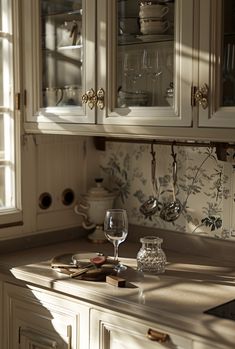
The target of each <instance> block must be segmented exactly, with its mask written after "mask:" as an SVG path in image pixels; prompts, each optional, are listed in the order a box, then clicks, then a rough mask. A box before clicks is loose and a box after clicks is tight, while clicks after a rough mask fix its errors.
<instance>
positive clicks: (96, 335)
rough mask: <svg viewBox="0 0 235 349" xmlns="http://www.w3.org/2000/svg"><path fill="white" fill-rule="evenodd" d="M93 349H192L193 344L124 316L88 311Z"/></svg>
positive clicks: (158, 326)
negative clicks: (89, 313)
mask: <svg viewBox="0 0 235 349" xmlns="http://www.w3.org/2000/svg"><path fill="white" fill-rule="evenodd" d="M90 338H91V343H90V348H92V349H107V348H108V349H129V348H132V349H143V348H148V349H155V348H159V349H160V348H161V349H163V348H165V349H168V348H174V349H192V348H193V342H192V340H191V339H190V338H186V337H185V336H183V335H182V334H180V333H178V332H177V331H175V330H173V329H169V328H167V327H165V326H163V325H160V324H159V325H158V324H155V323H154V324H153V323H151V322H147V321H143V320H142V321H141V320H139V319H137V318H130V317H128V316H125V315H123V314H117V313H116V314H115V313H110V312H105V311H99V310H95V309H92V310H91V337H90Z"/></svg>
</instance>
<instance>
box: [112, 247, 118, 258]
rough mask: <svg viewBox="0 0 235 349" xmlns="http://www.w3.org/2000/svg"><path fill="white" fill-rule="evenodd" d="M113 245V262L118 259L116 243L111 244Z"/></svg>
mask: <svg viewBox="0 0 235 349" xmlns="http://www.w3.org/2000/svg"><path fill="white" fill-rule="evenodd" d="M113 246H114V260H115V262H117V261H118V244H113Z"/></svg>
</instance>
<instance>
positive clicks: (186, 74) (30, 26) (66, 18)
mask: <svg viewBox="0 0 235 349" xmlns="http://www.w3.org/2000/svg"><path fill="white" fill-rule="evenodd" d="M129 4H130V5H131V6H130V5H129ZM122 6H124V7H122ZM162 6H163V5H162ZM166 6H168V5H166ZM167 8H168V7H167ZM169 8H170V10H169V12H168V13H167V14H166V16H165V18H164V21H165V22H164V23H167V27H166V28H168V27H169V28H168V29H167V30H166V28H165V29H164V30H161V31H160V32H157V34H153V35H150V34H148V32H147V34H142V33H141V31H140V29H139V27H138V21H139V11H140V5H139V2H137V1H136V2H134V1H128V2H126V3H125V2H124V1H116V0H99V1H98V2H97V1H95V0H83V1H82V0H74V1H67V2H66V1H59V2H56V3H55V2H52V1H49V0H41V1H40V0H37V1H33V2H29V1H28V0H23V6H22V13H21V14H22V18H23V20H22V25H23V31H22V32H23V40H22V43H23V66H24V71H23V76H24V81H23V85H24V89H25V96H24V104H25V107H24V114H25V121H26V122H25V127H26V130H30V129H31V128H32V129H33V128H34V127H35V125H37V126H38V129H39V128H40V129H41V130H42V131H43V129H47V128H48V130H50V129H51V131H52V130H53V129H54V131H60V132H63V131H64V132H66V131H68V132H70V131H71V128H70V127H69V126H68V127H67V125H71V124H72V125H73V127H72V129H73V130H74V132H75V133H76V132H78V133H79V131H80V133H83V132H84V133H90V134H92V133H93V134H95V133H97V134H99V133H101V132H104V133H105V132H106V130H107V128H106V126H115V125H117V126H120V125H122V126H125V129H126V126H131V125H133V126H136V125H137V126H144V125H146V126H156V125H158V126H191V123H192V108H191V104H190V101H191V85H192V62H193V59H192V53H193V47H192V44H193V26H192V22H193V21H192V19H193V1H192V0H177V1H175V3H174V2H170V3H169ZM128 11H129V12H128ZM133 16H135V17H134V18H133ZM168 16H170V17H168ZM131 17H132V21H133V19H134V20H135V22H136V23H135V27H136V28H135V30H134V33H133V31H131V28H127V29H125V28H124V29H125V30H124V33H123V32H121V25H122V24H123V23H124V24H125V25H127V24H126V23H127V21H128V20H130V18H131ZM170 18H171V20H170ZM73 23H76V25H77V26H78V28H77V29H76V30H78V31H79V33H78V34H77V36H76V38H75V41H74V42H73V43H71V40H72V39H71V38H70V36H72V38H73V34H74V32H73V29H71V26H72V25H73ZM95 23H97V27H95ZM72 28H73V27H72ZM133 58H135V59H136V64H138V66H139V72H136V74H135V77H134V76H133V75H131V74H132V73H131V72H130V70H129V66H128V64H129V63H130V62H131V61H132V60H133ZM133 64H135V63H133V62H131V65H133ZM136 69H137V68H136V67H135V68H134V70H135V71H136ZM179 72H180V74H179ZM137 74H139V78H138V81H137V83H135V82H134V81H135V80H137V78H136V77H137ZM78 89H79V92H78V93H77V90H78ZM91 89H93V91H94V93H95V97H94V96H93V94H92V93H93V92H92V90H91ZM86 91H90V94H89V93H88V94H87V95H86V96H85V97H84V99H85V98H87V99H88V101H87V103H83V104H82V103H81V96H82V95H85V94H86ZM102 91H104V97H102ZM68 93H70V94H73V95H75V99H76V101H75V99H74V98H73V97H71V98H72V99H73V101H75V102H74V103H71V102H69V101H68V99H69V97H68ZM76 93H77V94H76ZM129 96H131V98H129ZM71 98H70V99H69V100H70V101H71ZM102 98H104V100H103V99H102ZM78 124H79V125H78ZM84 124H85V125H84ZM86 124H88V125H89V128H88V127H87V125H86ZM94 124H95V125H94ZM52 125H54V127H53V126H52ZM58 125H60V126H58ZM93 126H95V127H93ZM112 130H113V131H112V132H113V133H115V132H116V133H117V132H118V129H117V128H116V129H115V127H114V128H113V129H112ZM88 131H89V132H88ZM129 131H130V129H129ZM129 131H128V129H126V132H127V133H128V132H129ZM138 133H139V130H138Z"/></svg>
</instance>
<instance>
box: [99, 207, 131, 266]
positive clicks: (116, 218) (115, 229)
mask: <svg viewBox="0 0 235 349" xmlns="http://www.w3.org/2000/svg"><path fill="white" fill-rule="evenodd" d="M104 233H105V236H106V238H107V239H108V240H109V241H110V242H112V244H113V246H114V261H115V262H117V265H116V266H115V269H116V270H117V271H121V270H125V269H126V266H125V265H122V264H120V263H119V262H118V247H119V245H120V243H121V242H123V241H124V240H125V239H126V237H127V234H128V220H127V213H126V210H123V209H109V210H107V211H106V214H105V218H104Z"/></svg>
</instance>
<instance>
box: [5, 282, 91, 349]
mask: <svg viewBox="0 0 235 349" xmlns="http://www.w3.org/2000/svg"><path fill="white" fill-rule="evenodd" d="M4 308H5V321H4V326H5V329H4V334H5V335H4V349H79V348H81V347H82V348H84V349H85V348H88V334H87V335H86V333H85V331H86V329H87V331H88V325H89V324H88V323H87V324H86V322H87V321H88V310H87V309H86V307H84V306H83V305H80V304H77V303H75V302H73V301H71V300H70V299H68V298H66V297H62V296H60V295H57V294H56V295H55V294H54V293H53V292H46V291H45V290H40V289H26V288H23V287H19V286H15V285H11V284H5V285H4ZM81 317H82V318H83V319H82V320H81ZM83 336H84V337H83Z"/></svg>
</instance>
